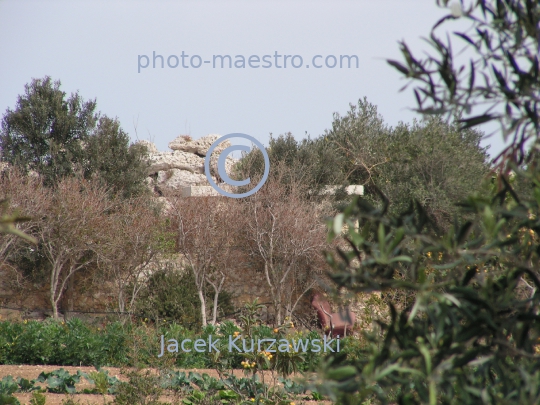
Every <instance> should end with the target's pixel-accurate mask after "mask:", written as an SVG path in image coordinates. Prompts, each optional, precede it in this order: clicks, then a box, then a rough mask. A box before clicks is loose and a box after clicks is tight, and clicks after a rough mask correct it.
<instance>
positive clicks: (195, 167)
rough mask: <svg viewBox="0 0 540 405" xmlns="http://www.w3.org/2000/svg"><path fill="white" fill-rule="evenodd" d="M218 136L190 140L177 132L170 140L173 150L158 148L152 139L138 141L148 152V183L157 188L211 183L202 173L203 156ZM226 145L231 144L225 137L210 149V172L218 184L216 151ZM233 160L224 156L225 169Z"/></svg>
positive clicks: (173, 188) (228, 168) (211, 135)
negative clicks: (211, 151) (160, 149)
mask: <svg viewBox="0 0 540 405" xmlns="http://www.w3.org/2000/svg"><path fill="white" fill-rule="evenodd" d="M219 137H220V135H218V134H210V135H207V136H203V137H202V138H200V139H197V140H193V139H191V137H190V136H189V135H180V136H178V137H177V138H176V139H174V140H173V141H171V142H169V148H170V149H171V150H172V152H160V151H158V150H157V148H156V145H155V144H153V143H152V142H149V141H146V140H144V141H139V143H140V144H142V145H144V146H146V148H147V149H148V152H149V163H150V165H149V167H148V176H149V178H148V184H149V185H151V186H152V187H154V189H157V191H159V190H161V189H163V188H167V189H172V190H181V189H182V188H184V187H190V186H210V183H209V182H208V180H207V178H206V175H205V173H204V160H205V157H206V154H207V152H208V149H210V146H212V144H213V143H214V142H215V141H216V140H217V139H218V138H219ZM229 146H231V144H230V142H229V141H228V140H226V141H224V142H222V143H221V144H219V145H218V147H217V148H216V149H215V150H214V151H213V153H212V157H211V160H210V173H211V174H212V178H213V180H214V181H215V182H216V183H218V184H219V183H221V182H222V181H221V179H220V178H219V175H218V170H217V161H218V158H219V154H220V152H222V151H223V150H224V149H225V148H227V147H229ZM235 162H236V159H234V158H232V157H230V156H227V160H226V163H225V167H226V171H227V173H231V169H232V166H233V165H234V163H235Z"/></svg>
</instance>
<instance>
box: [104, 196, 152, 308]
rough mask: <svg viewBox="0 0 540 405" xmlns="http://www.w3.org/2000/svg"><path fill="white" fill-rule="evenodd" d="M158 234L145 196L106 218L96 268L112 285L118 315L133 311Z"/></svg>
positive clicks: (120, 206) (121, 203)
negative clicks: (105, 226) (100, 270)
mask: <svg viewBox="0 0 540 405" xmlns="http://www.w3.org/2000/svg"><path fill="white" fill-rule="evenodd" d="M159 231H160V223H159V218H158V215H157V213H156V211H155V210H154V207H153V206H152V203H151V201H149V197H148V196H142V197H138V198H132V199H129V200H123V201H119V202H118V203H117V204H116V206H115V209H114V212H113V213H111V214H110V215H109V217H108V221H107V228H106V234H105V243H103V246H102V248H101V249H99V250H98V251H97V252H96V253H97V258H98V264H99V267H100V268H101V269H103V270H104V273H105V274H106V275H107V277H108V278H109V279H111V280H112V282H113V283H114V285H115V290H116V294H117V297H118V298H117V300H118V301H117V304H118V311H119V312H125V311H126V309H127V310H128V311H132V310H133V307H134V303H135V300H136V299H137V295H138V293H139V291H140V289H141V288H142V287H143V285H144V281H145V280H146V278H147V276H148V273H149V272H150V271H151V264H152V263H153V260H154V259H155V257H156V254H157V252H158V233H159ZM128 287H129V289H130V291H129V292H128V291H127V290H128Z"/></svg>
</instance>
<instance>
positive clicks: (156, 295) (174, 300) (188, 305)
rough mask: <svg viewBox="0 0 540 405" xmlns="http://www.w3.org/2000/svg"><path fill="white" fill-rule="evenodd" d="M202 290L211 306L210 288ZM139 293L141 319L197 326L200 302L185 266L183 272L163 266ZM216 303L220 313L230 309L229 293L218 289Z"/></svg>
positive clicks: (230, 310) (231, 306)
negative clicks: (219, 291) (204, 291)
mask: <svg viewBox="0 0 540 405" xmlns="http://www.w3.org/2000/svg"><path fill="white" fill-rule="evenodd" d="M206 293H207V303H208V305H211V304H212V302H213V301H212V300H213V291H212V290H211V289H207V291H206ZM139 294H140V295H139V300H138V303H137V311H138V313H140V314H141V316H142V317H143V318H148V319H150V320H153V321H159V320H167V321H169V322H172V321H174V322H177V323H179V324H182V325H185V326H187V327H188V328H190V329H192V328H198V327H200V325H201V322H202V321H201V304H200V301H199V298H198V296H197V289H196V286H195V280H194V277H193V274H192V273H191V272H190V271H189V269H188V270H186V271H185V272H179V271H173V270H166V269H164V270H159V271H156V272H155V273H154V274H152V276H151V277H150V278H149V280H148V282H147V283H146V285H145V287H144V288H143V290H141V292H140V293H139ZM218 303H219V307H218V308H219V315H220V316H223V315H226V314H231V313H233V312H234V307H233V305H232V301H231V294H230V293H227V292H226V291H223V292H221V293H220V295H219V301H218ZM208 309H210V307H208Z"/></svg>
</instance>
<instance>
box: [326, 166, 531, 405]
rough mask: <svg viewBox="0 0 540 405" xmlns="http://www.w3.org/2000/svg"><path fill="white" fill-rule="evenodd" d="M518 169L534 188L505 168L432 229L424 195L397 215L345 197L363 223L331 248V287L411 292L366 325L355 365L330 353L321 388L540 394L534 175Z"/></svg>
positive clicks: (461, 399)
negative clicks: (368, 330) (376, 323)
mask: <svg viewBox="0 0 540 405" xmlns="http://www.w3.org/2000/svg"><path fill="white" fill-rule="evenodd" d="M518 175H519V176H528V177H529V178H530V177H531V176H533V179H534V181H533V184H534V188H533V190H532V192H531V193H530V194H528V195H523V196H518V195H517V194H516V193H515V192H514V190H513V189H512V187H511V186H510V184H509V183H508V182H506V180H505V179H504V178H503V179H502V180H503V182H504V184H505V186H504V188H503V189H502V190H501V191H500V192H499V193H498V194H497V195H495V196H494V197H493V198H492V199H486V198H482V197H480V196H475V197H470V198H469V199H468V200H467V201H466V202H464V203H463V208H464V209H465V210H466V211H468V212H469V213H471V214H473V218H474V219H473V220H471V221H468V222H465V223H462V224H459V223H457V222H456V223H455V224H454V225H453V226H452V227H451V228H450V229H449V231H448V232H447V233H446V234H444V235H443V236H441V237H437V236H436V235H435V234H433V233H432V232H429V230H428V229H429V227H427V220H428V217H427V215H426V212H425V210H424V209H423V207H422V206H421V205H420V204H415V205H412V206H411V207H410V209H409V210H408V211H406V212H404V213H402V214H400V215H391V214H389V213H388V210H387V209H386V206H383V207H382V208H377V207H375V206H372V205H371V204H369V203H368V202H367V201H365V200H362V199H358V200H357V201H356V202H355V204H351V205H350V206H349V207H347V208H346V209H345V211H344V212H343V214H344V219H343V221H344V223H346V224H354V222H355V221H357V220H358V221H359V223H360V226H359V228H357V229H355V227H354V226H349V228H348V230H347V233H346V237H345V239H346V241H347V243H348V245H349V248H348V249H343V250H340V254H339V255H338V256H334V255H331V254H329V255H328V261H329V263H330V264H331V266H332V267H333V269H334V273H333V274H332V276H331V277H332V278H333V280H334V281H335V283H336V285H337V288H341V287H345V288H346V289H347V290H348V291H350V292H351V293H355V292H365V291H385V290H390V291H391V290H401V291H403V292H404V293H406V294H409V295H412V296H413V297H414V299H413V300H412V303H411V304H409V305H404V306H401V307H399V306H396V305H395V304H394V303H393V302H389V307H390V312H391V321H390V322H389V323H383V322H381V324H380V328H381V329H380V330H381V335H378V334H373V335H371V336H368V339H369V341H370V346H369V348H368V349H367V350H366V356H365V357H364V358H359V359H358V360H357V361H355V362H353V365H350V366H342V364H343V362H344V361H343V359H339V358H336V359H335V365H332V366H330V368H329V371H327V373H326V376H327V378H328V380H329V381H330V382H329V383H328V384H326V385H325V387H326V389H327V391H325V392H334V395H335V392H341V393H342V394H343V393H346V394H347V395H348V394H352V393H355V392H356V393H359V394H360V396H361V397H362V398H364V399H368V398H373V397H376V398H377V399H378V400H379V401H381V402H383V403H384V402H386V401H390V400H392V399H397V400H398V401H399V402H401V403H422V404H436V403H437V404H438V403H445V404H479V403H486V404H487V403H490V404H491V403H501V404H502V403H523V404H525V403H538V401H540V391H538V390H537V386H538V385H539V383H540V381H539V380H538V379H539V378H540V370H539V368H538V367H540V363H539V362H538V355H537V351H538V348H537V345H538V342H539V338H540V318H539V317H538V311H539V310H540V295H539V293H538V291H539V290H538V288H539V287H540V281H539V279H538V271H537V269H538V268H539V267H540V266H539V265H540V255H539V252H540V248H539V242H540V240H539V238H538V236H537V232H540V225H539V222H538V221H539V219H538V218H539V217H540V181H539V179H540V178H539V176H538V174H537V173H518ZM333 228H334V227H333V224H332V227H331V229H332V230H331V233H333ZM360 252H362V253H360ZM355 259H356V260H355ZM381 341H382V345H381V344H380V343H381ZM338 365H339V366H338ZM323 385H324V384H323ZM336 397H337V396H335V398H336Z"/></svg>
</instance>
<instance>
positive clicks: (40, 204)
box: [0, 168, 51, 287]
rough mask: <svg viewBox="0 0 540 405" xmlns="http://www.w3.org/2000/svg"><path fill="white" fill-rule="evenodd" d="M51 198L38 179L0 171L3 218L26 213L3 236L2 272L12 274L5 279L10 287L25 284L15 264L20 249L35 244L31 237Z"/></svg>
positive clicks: (0, 243)
mask: <svg viewBox="0 0 540 405" xmlns="http://www.w3.org/2000/svg"><path fill="white" fill-rule="evenodd" d="M50 197H51V195H50V193H49V192H48V190H47V189H45V188H43V186H42V184H41V181H40V180H39V179H38V178H36V177H31V176H30V177H29V176H25V175H23V174H22V173H21V172H19V171H18V170H16V169H14V168H8V169H5V170H3V171H2V172H0V202H2V201H3V206H4V209H3V212H4V214H3V216H2V217H4V216H6V218H8V219H9V218H13V219H15V218H18V217H19V215H20V214H24V217H22V218H21V219H24V220H17V221H13V222H12V223H11V227H10V229H8V231H9V232H7V233H0V270H1V271H5V272H8V273H9V276H8V277H6V278H7V279H9V280H10V283H11V284H13V283H15V284H17V285H18V286H19V287H21V286H22V285H23V281H22V280H23V278H22V275H21V273H20V272H19V271H18V269H17V268H16V266H15V265H13V264H12V263H13V260H14V259H15V257H16V256H17V254H18V253H19V252H20V251H21V249H28V248H29V246H30V245H29V243H28V242H33V243H35V242H36V240H35V239H34V238H33V237H32V236H31V235H32V234H33V233H35V231H36V227H37V224H38V220H39V218H40V217H41V216H42V215H43V212H45V211H46V210H47V209H48V207H49V205H50ZM19 235H24V236H25V237H23V238H21V237H19ZM4 275H5V274H4Z"/></svg>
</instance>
